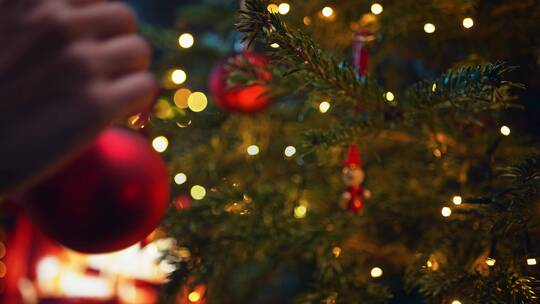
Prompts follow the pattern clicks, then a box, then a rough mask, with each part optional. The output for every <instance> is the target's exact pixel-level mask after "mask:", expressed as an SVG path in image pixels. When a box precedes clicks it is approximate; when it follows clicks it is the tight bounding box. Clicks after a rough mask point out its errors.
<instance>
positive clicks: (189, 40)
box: [178, 33, 195, 49]
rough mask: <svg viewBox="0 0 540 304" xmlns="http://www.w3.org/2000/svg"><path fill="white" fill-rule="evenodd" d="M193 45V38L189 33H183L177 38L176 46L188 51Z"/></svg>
mask: <svg viewBox="0 0 540 304" xmlns="http://www.w3.org/2000/svg"><path fill="white" fill-rule="evenodd" d="M194 43H195V38H193V36H192V35H191V34H189V33H184V34H182V35H180V37H178V44H180V46H181V47H183V48H184V49H189V48H190V47H192V46H193V44H194Z"/></svg>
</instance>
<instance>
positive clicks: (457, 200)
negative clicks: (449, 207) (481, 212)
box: [452, 195, 463, 205]
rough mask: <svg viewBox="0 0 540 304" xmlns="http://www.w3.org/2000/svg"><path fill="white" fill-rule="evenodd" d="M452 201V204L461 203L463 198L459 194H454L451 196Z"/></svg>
mask: <svg viewBox="0 0 540 304" xmlns="http://www.w3.org/2000/svg"><path fill="white" fill-rule="evenodd" d="M452 202H453V203H454V205H461V203H462V202H463V198H461V196H459V195H456V196H454V197H453V198H452Z"/></svg>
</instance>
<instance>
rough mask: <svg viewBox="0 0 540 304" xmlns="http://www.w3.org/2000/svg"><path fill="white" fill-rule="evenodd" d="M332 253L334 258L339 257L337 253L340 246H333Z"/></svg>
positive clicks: (339, 251)
mask: <svg viewBox="0 0 540 304" xmlns="http://www.w3.org/2000/svg"><path fill="white" fill-rule="evenodd" d="M332 253H333V254H334V256H335V257H336V258H339V255H340V254H341V248H339V247H334V248H333V249H332Z"/></svg>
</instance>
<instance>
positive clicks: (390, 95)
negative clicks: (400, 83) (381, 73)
mask: <svg viewBox="0 0 540 304" xmlns="http://www.w3.org/2000/svg"><path fill="white" fill-rule="evenodd" d="M384 98H386V100H388V101H394V99H396V96H395V95H394V93H392V92H386V93H385V94H384Z"/></svg>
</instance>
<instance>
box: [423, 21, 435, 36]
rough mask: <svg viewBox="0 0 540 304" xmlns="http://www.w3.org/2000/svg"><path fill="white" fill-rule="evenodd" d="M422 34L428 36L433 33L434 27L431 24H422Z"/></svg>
mask: <svg viewBox="0 0 540 304" xmlns="http://www.w3.org/2000/svg"><path fill="white" fill-rule="evenodd" d="M424 32H426V33H428V34H431V33H433V32H435V25H434V24H433V23H426V24H424Z"/></svg>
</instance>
